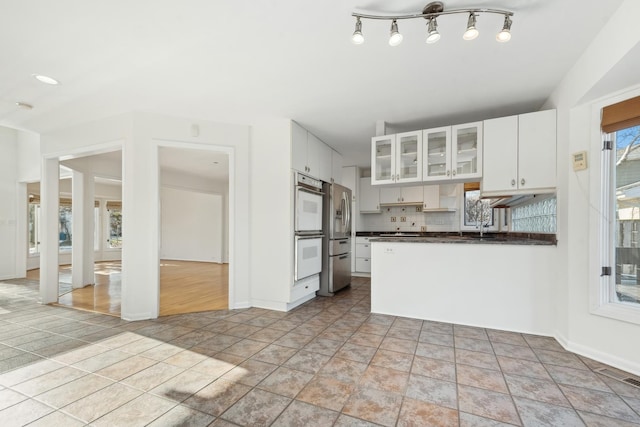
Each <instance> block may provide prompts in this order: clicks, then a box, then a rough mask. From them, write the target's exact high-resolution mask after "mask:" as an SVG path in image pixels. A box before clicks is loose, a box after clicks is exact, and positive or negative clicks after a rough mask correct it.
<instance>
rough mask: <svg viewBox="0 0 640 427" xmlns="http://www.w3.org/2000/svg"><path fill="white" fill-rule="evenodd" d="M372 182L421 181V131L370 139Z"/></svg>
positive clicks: (397, 182) (376, 183)
mask: <svg viewBox="0 0 640 427" xmlns="http://www.w3.org/2000/svg"><path fill="white" fill-rule="evenodd" d="M371 144H372V146H371V165H372V166H371V177H372V184H373V185H378V184H399V183H404V182H420V181H422V131H417V132H406V133H399V134H396V135H384V136H377V137H374V138H372V140H371Z"/></svg>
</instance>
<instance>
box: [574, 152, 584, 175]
mask: <svg viewBox="0 0 640 427" xmlns="http://www.w3.org/2000/svg"><path fill="white" fill-rule="evenodd" d="M571 157H573V170H574V171H581V170H585V169H586V168H587V152H586V151H578V152H577V153H573V154H572V155H571Z"/></svg>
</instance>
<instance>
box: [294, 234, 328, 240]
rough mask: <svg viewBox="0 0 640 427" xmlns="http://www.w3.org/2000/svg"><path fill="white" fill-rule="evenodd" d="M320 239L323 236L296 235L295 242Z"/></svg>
mask: <svg viewBox="0 0 640 427" xmlns="http://www.w3.org/2000/svg"><path fill="white" fill-rule="evenodd" d="M322 237H324V234H311V235H309V236H305V235H302V234H298V235H296V240H308V239H320V238H322Z"/></svg>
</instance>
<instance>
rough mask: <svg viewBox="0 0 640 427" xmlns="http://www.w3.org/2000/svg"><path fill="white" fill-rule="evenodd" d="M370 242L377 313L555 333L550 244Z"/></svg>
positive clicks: (453, 239) (449, 239)
mask: <svg viewBox="0 0 640 427" xmlns="http://www.w3.org/2000/svg"><path fill="white" fill-rule="evenodd" d="M527 240H528V239H521V238H520V239H518V238H516V239H514V240H513V241H511V242H510V241H509V239H508V238H506V237H495V238H491V237H484V238H483V239H480V238H479V236H477V235H476V236H473V237H472V236H471V235H466V236H441V237H403V236H398V237H395V236H393V237H377V238H373V237H372V238H371V247H372V248H371V259H372V264H371V311H372V312H374V313H382V314H389V315H395V316H405V317H412V318H418V319H425V320H434V321H441V322H449V323H456V324H464V325H471V326H479V327H485V328H494V329H501V330H511V331H517V332H526V333H532V334H542V335H551V334H552V333H553V320H552V319H553V316H554V311H555V307H554V305H553V289H552V284H553V283H554V281H555V280H556V275H557V271H558V269H557V264H556V262H557V261H556V260H557V258H558V257H557V247H556V245H555V244H554V243H555V242H552V241H542V240H529V241H527Z"/></svg>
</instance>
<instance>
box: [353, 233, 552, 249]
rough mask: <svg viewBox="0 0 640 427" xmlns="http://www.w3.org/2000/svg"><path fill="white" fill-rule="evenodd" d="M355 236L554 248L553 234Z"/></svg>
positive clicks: (381, 239) (400, 234)
mask: <svg viewBox="0 0 640 427" xmlns="http://www.w3.org/2000/svg"><path fill="white" fill-rule="evenodd" d="M356 236H358V237H361V236H364V237H375V239H371V241H372V242H394V243H397V242H401V243H465V244H497V245H540V246H555V245H556V244H557V241H556V236H555V234H539V233H485V234H484V235H483V237H482V238H480V234H479V233H429V232H426V233H425V232H415V233H414V232H405V233H394V232H393V231H381V232H376V231H358V232H356Z"/></svg>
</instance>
